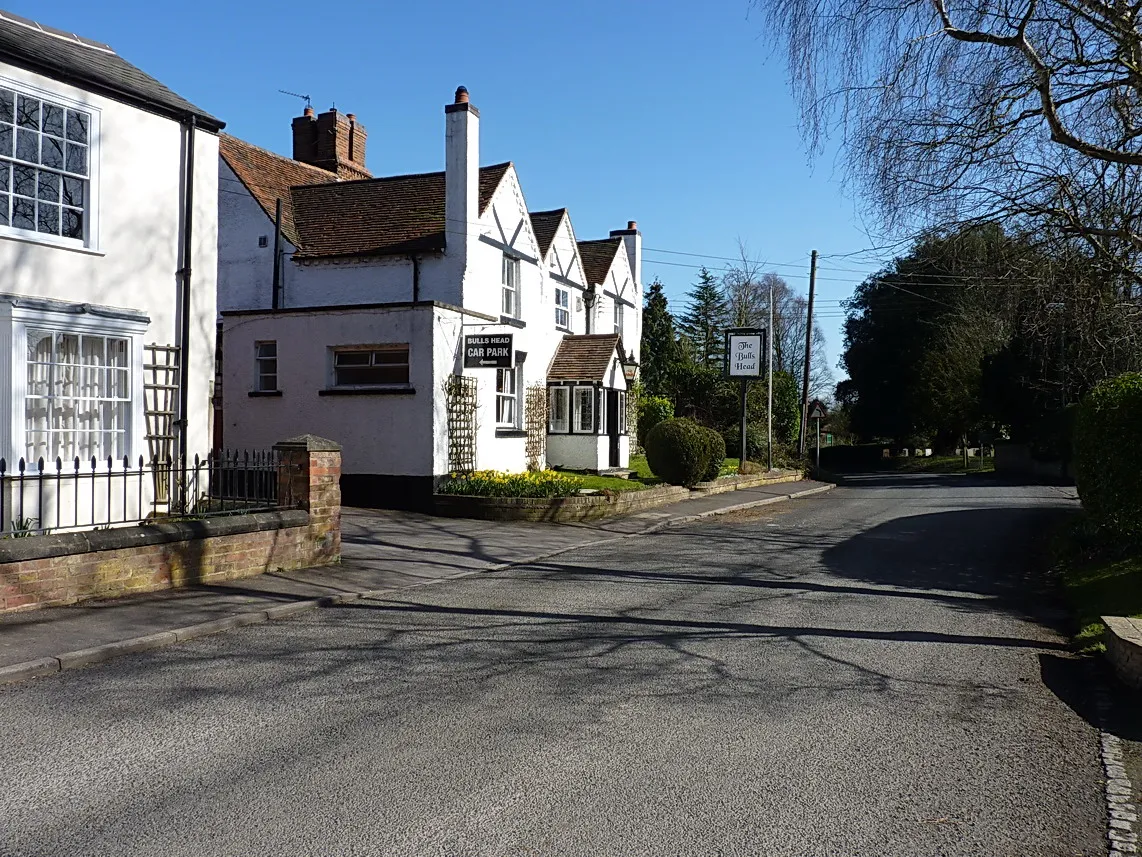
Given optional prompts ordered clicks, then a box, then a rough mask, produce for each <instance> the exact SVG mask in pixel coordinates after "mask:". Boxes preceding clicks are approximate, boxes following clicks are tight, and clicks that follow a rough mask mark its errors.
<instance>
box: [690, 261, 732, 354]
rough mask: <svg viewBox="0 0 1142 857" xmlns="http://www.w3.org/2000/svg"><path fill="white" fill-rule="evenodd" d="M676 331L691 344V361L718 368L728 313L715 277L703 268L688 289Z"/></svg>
mask: <svg viewBox="0 0 1142 857" xmlns="http://www.w3.org/2000/svg"><path fill="white" fill-rule="evenodd" d="M689 298H690V300H689V303H688V304H687V305H686V312H685V314H684V315H683V316H682V317H681V318H680V319H679V320H678V328H679V331H680V332H681V333H682V335H683V336H685V337H686V338H687V339H689V340H690V342H691V343H692V344H693V346H694V361H695V362H696V363H697V364H698V365H699V366H703V367H705V368H707V369H720V368H721V366H722V362H723V360H724V359H725V328H726V321H727V316H728V314H729V311H728V308H727V306H726V299H725V296H724V295H723V293H722V289H721V286H720V285H719V284H718V280H717V278H716V277H715V276H714V275H713V274H711V273H710V272H709V271H708V270H707V269H706V268H702V270H701V271H700V272H699V273H698V282H697V283H695V284H694V287H693V288H692V289H691V290H690V295H689Z"/></svg>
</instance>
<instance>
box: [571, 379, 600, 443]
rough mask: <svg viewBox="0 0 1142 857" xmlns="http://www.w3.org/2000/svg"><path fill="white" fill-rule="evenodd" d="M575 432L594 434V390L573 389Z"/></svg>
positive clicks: (586, 388) (590, 388) (591, 388)
mask: <svg viewBox="0 0 1142 857" xmlns="http://www.w3.org/2000/svg"><path fill="white" fill-rule="evenodd" d="M575 431H577V432H589V433H591V434H594V433H595V388H594V387H576V388H575Z"/></svg>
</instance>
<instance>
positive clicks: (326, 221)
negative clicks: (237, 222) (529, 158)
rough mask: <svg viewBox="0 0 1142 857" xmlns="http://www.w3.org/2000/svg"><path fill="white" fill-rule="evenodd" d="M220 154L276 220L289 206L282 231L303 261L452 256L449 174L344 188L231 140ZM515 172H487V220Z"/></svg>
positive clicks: (499, 168)
mask: <svg viewBox="0 0 1142 857" xmlns="http://www.w3.org/2000/svg"><path fill="white" fill-rule="evenodd" d="M219 151H220V153H221V155H222V157H223V159H224V160H225V161H226V163H227V164H228V165H229V167H230V169H232V170H233V171H234V173H235V175H237V176H238V178H239V179H240V180H241V181H242V184H244V185H245V186H246V188H247V189H248V190H249V191H250V193H251V194H252V195H253V197H254V199H256V200H257V202H258V205H260V206H261V208H262V210H263V211H265V212H266V216H268V217H269V218H270V219H271V220H272V219H273V217H274V208H275V205H276V202H277V200H278V199H281V200H282V232H283V234H284V235H285V236H286V238H287V239H288V240H289V241H290V243H291V244H293V245H294V246H295V247H297V248H298V252H297V253H296V254H295V257H296V258H308V259H313V258H322V257H327V256H385V255H395V254H401V253H410V252H414V251H423V250H442V249H444V242H445V234H444V173H443V172H437V173H421V174H419V175H406V176H388V177H384V178H376V179H363V180H360V181H338V180H337V176H336V175H335V174H333V173H331V172H329V171H328V170H323V169H320V168H319V167H312V166H310V165H308V164H303V163H301V162H300V161H295V160H293V159H292V158H286V157H283V156H281V155H276V154H274V153H273V152H269V151H266V150H265V149H261V148H259V147H257V146H253V145H251V144H249V143H247V142H245V141H243V140H239V139H237V138H236V137H231V136H230V135H228V134H222V135H220V138H219ZM510 167H511V163H510V162H507V163H503V164H496V165H495V166H491V167H481V169H480V213H481V214H483V212H484V210H485V209H486V208H487V207H488V205H489V204H490V203H491V200H492V195H493V194H494V193H495V192H496V188H498V187H499V186H500V182H501V181H503V178H504V176H505V175H506V174H507V171H508V169H509V168H510Z"/></svg>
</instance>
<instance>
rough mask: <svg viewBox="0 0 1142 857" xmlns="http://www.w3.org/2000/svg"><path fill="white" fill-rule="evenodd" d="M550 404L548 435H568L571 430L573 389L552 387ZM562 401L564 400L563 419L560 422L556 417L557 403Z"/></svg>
mask: <svg viewBox="0 0 1142 857" xmlns="http://www.w3.org/2000/svg"><path fill="white" fill-rule="evenodd" d="M549 396H550V403H549V405H548V414H549V417H548V421H547V433H548V434H567V433H568V432H569V431H570V430H571V388H570V387H552V388H551V391H550V393H549ZM560 399H562V400H563V419H562V420H559V419H558V418H557V417H556V415H555V414H556V410H557V407H556V402H558V401H559V400H560Z"/></svg>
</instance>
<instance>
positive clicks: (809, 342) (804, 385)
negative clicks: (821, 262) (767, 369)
mask: <svg viewBox="0 0 1142 857" xmlns="http://www.w3.org/2000/svg"><path fill="white" fill-rule="evenodd" d="M816 291H817V251H816V250H814V251H813V254H812V256H811V257H810V262H809V307H808V309H807V311H806V313H805V375H804V376H803V377H802V379H801V442H800V443H799V444H798V448H799V449H800V454H801V457H802V458H804V456H805V434H806V433H807V432H808V431H809V361H810V360H811V359H812V356H813V295H814V293H815V292H816Z"/></svg>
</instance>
